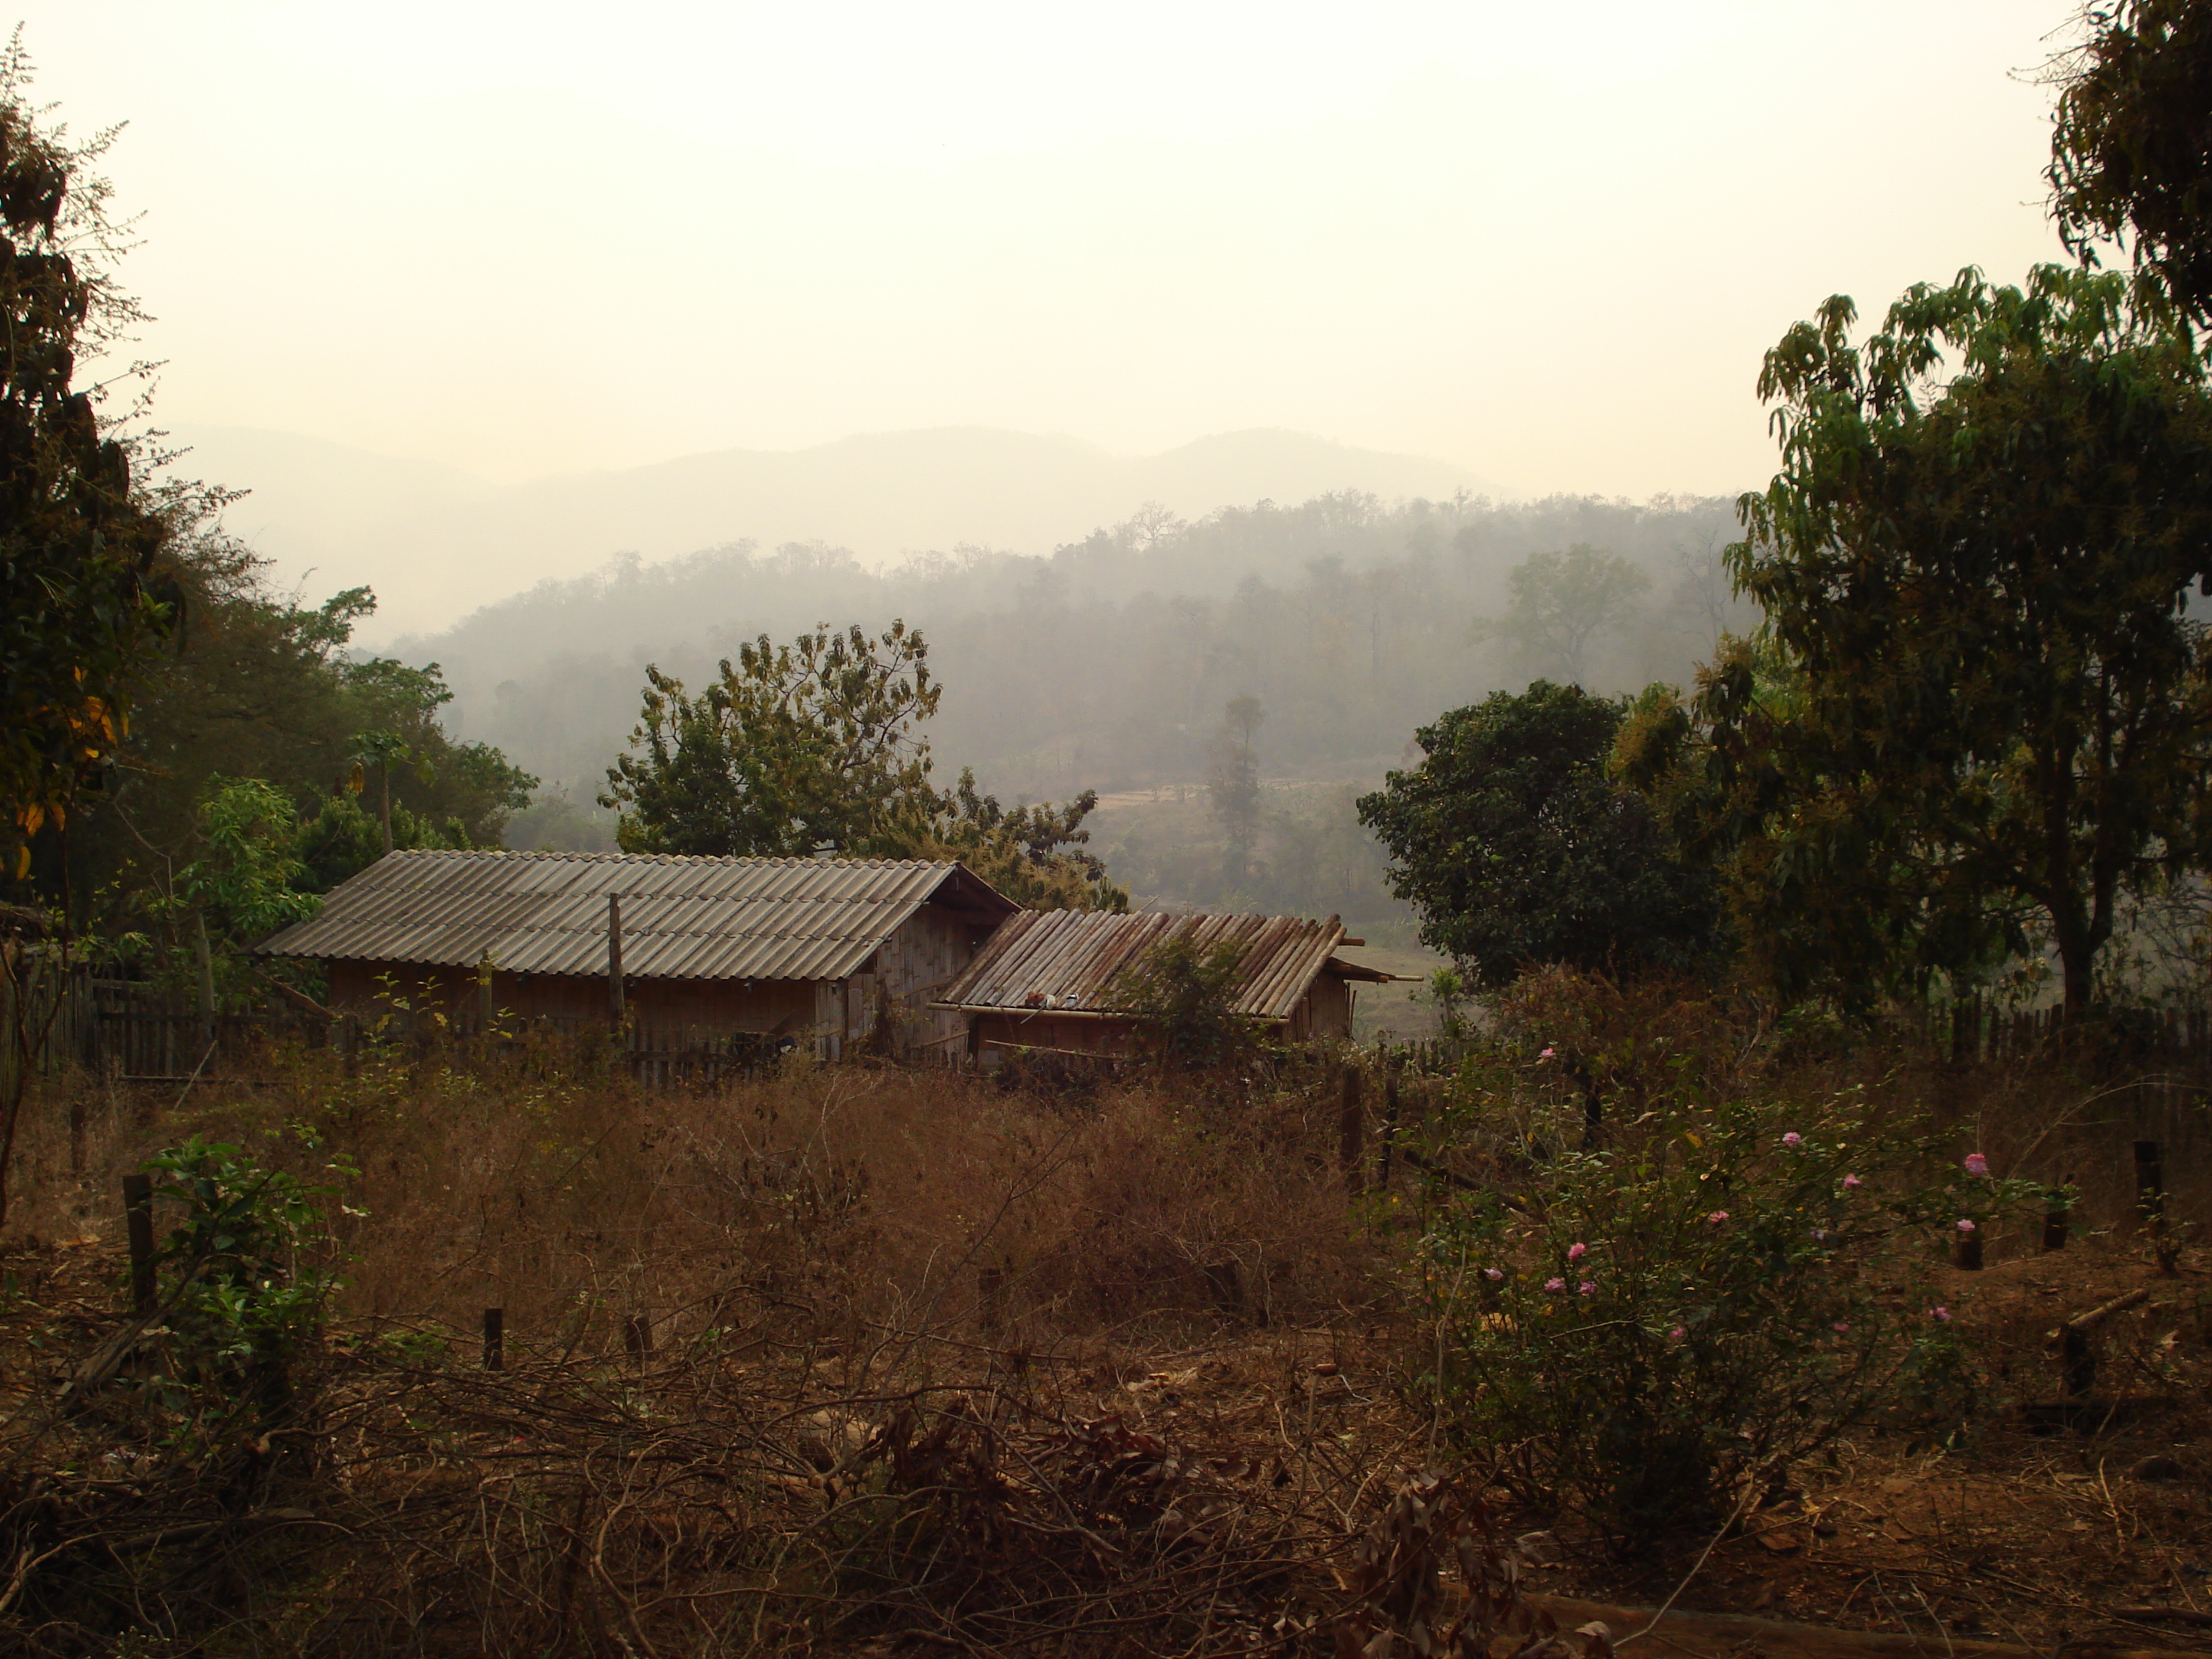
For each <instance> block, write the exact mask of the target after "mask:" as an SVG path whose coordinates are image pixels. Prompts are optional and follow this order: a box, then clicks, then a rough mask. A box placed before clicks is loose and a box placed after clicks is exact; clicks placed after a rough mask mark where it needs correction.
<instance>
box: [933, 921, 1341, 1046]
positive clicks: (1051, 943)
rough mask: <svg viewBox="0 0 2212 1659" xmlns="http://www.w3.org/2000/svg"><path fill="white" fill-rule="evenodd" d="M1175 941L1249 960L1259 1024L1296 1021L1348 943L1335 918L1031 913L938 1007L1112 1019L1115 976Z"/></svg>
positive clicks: (1240, 973)
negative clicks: (1300, 1004)
mask: <svg viewBox="0 0 2212 1659" xmlns="http://www.w3.org/2000/svg"><path fill="white" fill-rule="evenodd" d="M1177 935H1186V936H1188V937H1189V938H1191V939H1194V940H1195V941H1196V943H1197V945H1198V947H1199V949H1200V951H1211V950H1212V949H1213V948H1214V947H1215V946H1217V945H1222V944H1230V945H1236V946H1237V949H1238V950H1239V951H1241V952H1242V953H1243V956H1242V959H1241V961H1240V962H1239V963H1238V964H1237V1009H1238V1011H1239V1012H1243V1013H1246V1014H1249V1015H1251V1016H1252V1017H1254V1018H1257V1019H1272V1020H1282V1019H1288V1018H1290V1017H1291V1011H1292V1010H1293V1009H1294V1008H1296V1007H1297V1001H1298V999H1299V998H1300V997H1302V996H1304V994H1306V991H1307V989H1308V987H1310V986H1311V985H1312V984H1313V982H1314V980H1315V979H1316V977H1317V976H1318V975H1320V973H1321V971H1322V969H1323V968H1325V967H1327V966H1328V961H1329V957H1330V953H1331V952H1332V951H1334V950H1335V949H1336V946H1337V943H1338V941H1339V940H1340V939H1343V937H1344V925H1343V923H1341V922H1340V921H1338V920H1337V919H1336V918H1335V917H1334V916H1331V917H1330V918H1329V919H1328V921H1308V920H1306V919H1304V918H1303V917H1299V916H1163V915H1145V916H1116V915H1106V914H1104V913H1103V912H1101V911H1088V912H1085V911H1076V910H1043V911H1030V910H1025V911H1023V912H1021V913H1020V914H1019V915H1012V916H1009V917H1007V918H1006V921H1003V922H1001V923H1000V924H999V928H998V931H997V932H996V933H993V934H992V935H991V938H990V940H989V942H988V943H987V944H986V945H984V946H983V948H982V949H981V951H977V952H976V953H975V960H974V961H973V962H971V963H969V964H968V966H967V967H966V968H965V969H963V970H962V971H961V973H960V974H959V975H958V976H957V977H956V978H955V979H954V980H953V981H952V982H951V984H950V985H948V986H946V987H945V990H944V992H943V994H941V996H940V997H939V1000H938V1001H937V1003H936V1004H935V1005H934V1006H938V1007H958V1008H961V1009H963V1010H966V1011H969V1012H985V1011H989V1010H995V1009H1012V1010H1018V1011H1022V1012H1028V1011H1031V1010H1035V1009H1038V1008H1054V1009H1073V1010H1079V1011H1084V1012H1111V1011H1110V1010H1109V1008H1108V1007H1107V1002H1108V1000H1109V987H1111V986H1112V985H1113V982H1114V978H1115V975H1117V974H1119V973H1121V971H1122V970H1123V969H1126V968H1129V967H1132V966H1133V965H1134V964H1135V963H1137V962H1138V961H1139V960H1140V959H1141V958H1142V957H1143V956H1144V955H1145V953H1146V951H1149V950H1151V949H1152V948H1153V947H1154V946H1155V945H1161V944H1164V943H1165V942H1166V941H1167V940H1168V939H1173V938H1175V937H1176V936H1177Z"/></svg>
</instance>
